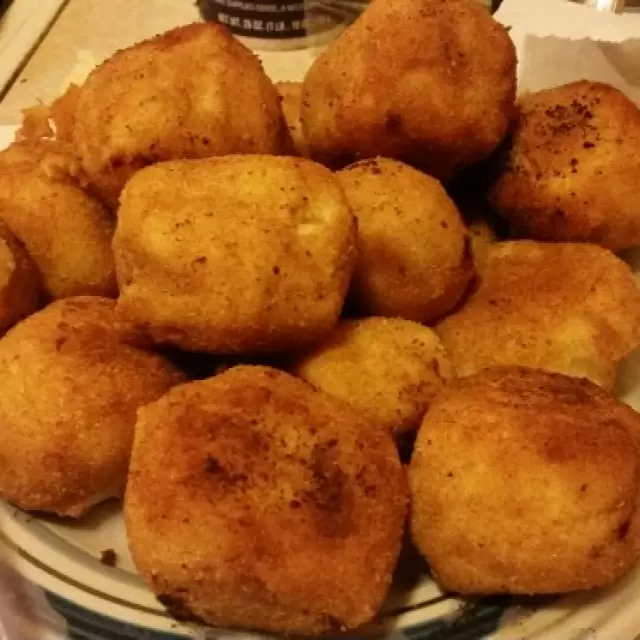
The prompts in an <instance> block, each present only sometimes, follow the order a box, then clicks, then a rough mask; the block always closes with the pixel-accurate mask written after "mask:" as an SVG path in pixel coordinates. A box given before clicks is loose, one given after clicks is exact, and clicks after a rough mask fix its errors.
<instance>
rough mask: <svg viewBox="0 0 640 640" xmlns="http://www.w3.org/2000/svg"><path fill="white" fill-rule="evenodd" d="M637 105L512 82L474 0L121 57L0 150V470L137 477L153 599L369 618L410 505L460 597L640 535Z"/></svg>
mask: <svg viewBox="0 0 640 640" xmlns="http://www.w3.org/2000/svg"><path fill="white" fill-rule="evenodd" d="M639 203H640V110H639V109H638V107H637V106H636V105H634V104H633V103H632V102H631V101H630V100H629V99H627V98H626V97H625V96H624V95H622V94H621V93H620V92H619V91H618V90H617V89H615V88H613V87H611V86H607V85H604V84H601V83H595V82H590V81H588V80H584V81H581V82H576V83H573V84H569V85H565V86H562V87H556V88H551V89H548V90H546V91H541V92H539V93H534V94H528V95H523V96H521V97H520V99H519V101H516V56H515V51H514V47H513V44H512V42H511V40H510V38H509V35H508V33H507V31H506V30H505V29H504V28H503V27H502V26H501V25H499V24H498V23H497V22H495V21H494V20H493V18H492V17H491V16H490V15H489V13H488V12H487V11H486V10H485V9H484V8H482V7H481V6H480V5H479V4H478V3H475V2H474V1H473V0H446V1H445V0H373V1H372V2H371V4H370V5H369V7H368V8H367V9H366V11H365V12H364V13H363V14H362V16H361V17H360V18H359V19H358V20H357V21H356V22H355V23H354V24H353V25H352V26H351V27H350V28H348V29H347V30H346V31H345V32H344V34H343V35H341V36H340V37H339V39H338V40H336V41H334V42H333V43H332V44H330V45H329V46H328V48H327V49H326V50H325V51H324V52H323V53H322V54H321V55H320V57H319V58H318V59H317V60H316V61H315V63H314V64H313V65H312V67H311V69H310V70H309V72H308V73H307V75H306V77H305V78H304V81H303V82H302V83H299V84H297V83H284V84H282V85H280V86H275V85H274V84H273V83H272V82H271V81H270V80H269V78H267V77H266V75H265V74H264V72H263V70H262V68H261V66H260V64H259V62H258V60H257V59H256V58H255V56H254V55H253V54H252V53H251V52H250V51H249V50H248V49H246V48H245V47H244V45H242V44H241V43H240V42H239V41H237V40H235V39H234V38H233V37H232V36H231V35H230V34H229V33H228V32H227V31H226V30H225V29H224V28H223V27H220V26H216V25H212V24H194V25H189V26H185V27H180V28H178V29H174V30H172V31H169V32H167V33H164V34H161V35H158V36H157V37H155V38H152V39H150V40H148V41H145V42H142V43H139V44H136V45H134V46H132V47H130V48H129V49H126V50H123V51H120V52H118V53H116V54H115V55H114V56H113V57H111V58H110V59H108V60H107V61H106V62H104V63H103V64H102V65H101V66H99V67H98V68H96V69H95V70H94V71H93V72H92V73H91V74H90V75H89V77H88V79H87V80H86V81H85V82H84V84H82V85H80V86H71V87H70V88H69V90H68V91H67V92H66V93H65V94H64V95H63V96H61V97H60V98H59V99H58V100H56V101H55V102H54V103H53V104H51V105H40V106H37V107H34V108H32V109H28V110H26V111H25V118H24V122H23V125H22V127H21V129H20V130H19V132H18V134H17V137H16V141H15V142H14V143H13V144H12V145H11V146H10V147H9V148H8V149H7V150H5V151H3V152H1V153H0V221H1V224H0V281H1V286H0V293H1V297H0V327H1V328H2V331H3V332H5V333H4V336H3V337H2V338H0V386H1V387H2V389H3V393H2V394H1V395H0V428H1V429H2V433H3V438H2V441H1V442H0V462H1V464H0V496H1V497H2V498H4V499H6V500H8V501H10V502H11V503H13V504H14V505H16V506H18V507H20V508H22V509H26V510H30V511H36V512H46V513H49V514H55V515H57V516H61V517H66V518H81V517H82V516H83V515H84V514H86V513H87V511H88V510H90V509H91V508H92V507H93V506H95V505H97V504H98V503H101V502H103V501H105V500H107V499H112V498H116V499H123V505H124V515H125V520H126V527H127V535H128V540H129V544H130V549H131V553H132V557H133V559H134V561H135V564H136V567H137V569H138V571H139V573H140V575H141V576H143V577H144V579H145V580H146V581H147V582H148V585H149V587H150V589H152V590H153V592H154V593H155V594H156V596H157V598H158V600H159V601H160V602H161V603H162V604H164V605H165V606H166V607H167V609H168V611H169V612H170V613H171V614H172V615H174V616H175V617H176V618H178V619H181V620H188V621H195V622H200V623H202V624H206V625H214V626H218V627H234V628H248V629H260V630H265V631H272V632H283V633H290V634H323V633H327V632H334V631H336V630H347V629H353V628H356V627H359V626H360V625H363V624H365V623H367V622H369V621H370V620H372V619H373V618H374V617H375V616H376V614H377V613H378V611H379V610H380V607H381V606H382V603H383V600H384V599H385V596H386V594H387V592H388V590H389V587H390V585H391V582H392V578H393V573H394V569H395V567H396V564H397V562H398V557H399V554H400V550H401V545H402V541H403V537H404V535H405V528H407V531H408V533H409V537H410V538H411V539H412V541H413V544H414V545H415V546H416V547H417V549H418V550H419V551H420V553H421V554H422V555H423V556H424V558H425V559H426V560H427V562H428V563H429V565H430V568H431V571H432V574H433V576H434V578H435V579H436V580H437V581H438V583H439V584H440V586H441V587H442V589H444V590H447V591H451V592H455V593H458V594H462V595H485V594H505V593H508V594H526V595H529V594H559V593H566V592H570V591H575V590H583V589H592V588H596V587H599V586H602V585H605V584H609V583H611V582H613V581H615V580H616V579H618V578H619V577H621V576H622V575H623V574H625V573H626V572H627V571H629V569H630V568H631V567H632V566H633V565H634V564H635V562H636V561H637V559H638V556H639V555H640V504H639V499H640V416H639V415H638V414H636V412H635V411H634V410H633V409H631V408H630V407H628V406H627V405H625V404H623V403H621V402H619V401H618V400H617V399H616V398H615V397H614V396H613V395H612V392H613V389H614V384H615V381H616V377H617V372H618V368H619V365H620V363H621V362H622V361H623V360H624V358H625V357H626V356H627V355H628V354H629V353H630V352H631V351H632V350H634V349H635V348H636V347H637V346H638V345H640V322H639V321H638V320H639V318H640V293H639V292H638V289H637V287H636V283H635V281H634V278H633V275H632V273H631V270H630V268H629V267H628V266H627V264H626V263H625V262H624V261H623V260H622V259H621V258H620V257H618V256H617V255H616V253H614V252H621V251H623V250H625V249H628V248H630V247H633V246H636V245H638V244H640V204H639Z"/></svg>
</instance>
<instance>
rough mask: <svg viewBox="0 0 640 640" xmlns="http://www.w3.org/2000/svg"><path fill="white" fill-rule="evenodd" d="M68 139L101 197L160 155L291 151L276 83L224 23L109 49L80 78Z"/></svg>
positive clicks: (111, 197) (111, 195)
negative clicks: (82, 80)
mask: <svg viewBox="0 0 640 640" xmlns="http://www.w3.org/2000/svg"><path fill="white" fill-rule="evenodd" d="M74 140H75V144H76V147H77V151H78V153H79V155H80V157H81V158H82V163H83V167H84V169H85V170H86V172H87V174H88V175H89V177H90V178H91V180H92V181H93V182H94V183H95V185H96V186H97V187H98V189H99V190H100V192H101V193H102V195H103V197H104V198H105V200H106V201H107V202H110V203H112V204H116V203H117V200H118V195H119V193H120V191H121V190H122V187H123V186H124V184H125V182H126V181H127V179H128V178H129V177H130V176H131V175H132V174H133V173H134V172H135V171H136V170H138V169H140V168H141V167H144V166H146V165H149V164H152V163H154V162H158V161H159V160H172V159H178V158H201V157H209V156H214V155H223V154H230V153H265V154H278V153H283V152H287V151H289V150H290V139H289V136H288V133H287V128H286V124H285V122H284V117H283V115H282V111H281V109H280V101H279V97H278V92H277V90H276V89H275V87H274V86H273V84H272V83H271V81H270V80H269V79H268V78H267V76H266V75H265V73H264V71H263V70H262V67H261V65H260V62H259V60H258V58H257V57H256V56H255V55H254V54H253V53H251V51H249V49H247V48H246V47H245V46H244V45H243V44H242V43H240V41H238V40H236V39H235V38H233V37H232V36H231V34H230V33H229V32H228V31H227V29H225V28H224V27H222V26H220V25H217V24H213V23H200V24H191V25H187V26H183V27H178V28H177V29H173V30H171V31H167V32H166V33H163V34H160V35H158V36H156V37H154V38H151V39H150V40H146V41H144V42H140V43H138V44H136V45H134V46H132V47H129V48H128V49H124V50H122V51H119V52H118V53H116V54H115V55H114V56H113V57H111V58H110V59H108V60H107V61H106V62H104V63H103V64H102V65H101V66H99V67H98V68H97V69H95V70H94V71H93V72H92V73H91V75H90V76H89V78H88V79H87V81H86V82H85V84H84V85H83V86H82V87H81V90H80V94H79V96H78V98H77V103H76V109H75V115H74Z"/></svg>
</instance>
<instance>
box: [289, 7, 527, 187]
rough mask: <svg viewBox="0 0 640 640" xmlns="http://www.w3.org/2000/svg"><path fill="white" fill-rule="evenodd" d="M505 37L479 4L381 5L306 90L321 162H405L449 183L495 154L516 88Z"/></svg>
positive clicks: (311, 136) (344, 39)
mask: <svg viewBox="0 0 640 640" xmlns="http://www.w3.org/2000/svg"><path fill="white" fill-rule="evenodd" d="M515 69H516V56H515V49H514V46H513V43H512V42H511V39H510V38H509V35H508V34H507V32H506V31H505V29H504V28H503V27H502V26H501V25H500V24H498V23H497V22H496V21H495V20H494V19H493V18H492V17H491V15H490V14H489V13H488V11H487V10H486V9H485V8H484V7H482V6H481V5H480V4H479V3H477V2H473V1H471V0H452V1H449V0H447V1H446V2H443V1H442V0H373V1H372V2H371V4H369V6H368V7H367V9H365V11H364V12H363V13H362V15H361V16H360V17H359V18H358V19H357V20H356V22H354V23H353V24H352V25H351V26H350V27H349V28H348V29H347V30H346V31H345V32H344V33H343V34H342V35H341V36H340V37H339V38H338V39H337V40H335V41H333V42H332V43H331V44H330V45H329V46H328V47H327V49H326V50H325V51H324V52H323V53H322V54H321V55H320V56H319V57H318V58H317V59H316V61H315V62H314V63H313V65H312V66H311V68H310V69H309V71H308V72H307V74H306V76H305V78H304V83H303V87H302V102H301V105H302V109H301V119H302V127H303V131H304V134H305V137H306V139H307V142H308V144H309V146H310V148H311V153H312V157H314V158H317V159H319V160H320V161H322V162H325V163H328V164H330V165H336V164H337V165H344V164H347V163H348V162H351V161H353V160H358V159H362V158H368V157H375V156H388V157H391V158H399V159H403V160H406V161H408V162H409V163H411V164H416V165H417V166H420V167H422V168H424V169H425V170H426V171H427V172H428V173H429V174H431V175H434V176H436V177H438V178H440V179H446V178H448V177H449V176H450V175H451V174H452V173H453V172H454V171H455V170H456V169H457V168H459V167H461V166H464V165H467V164H470V163H472V162H474V161H476V160H479V159H480V158H482V157H484V156H486V155H488V154H489V153H490V152H491V151H493V149H494V148H495V147H496V146H497V145H498V144H499V142H500V141H501V140H502V138H503V137H504V136H505V134H506V132H507V128H508V125H509V122H510V120H511V118H512V117H513V111H514V102H515V88H516V73H515Z"/></svg>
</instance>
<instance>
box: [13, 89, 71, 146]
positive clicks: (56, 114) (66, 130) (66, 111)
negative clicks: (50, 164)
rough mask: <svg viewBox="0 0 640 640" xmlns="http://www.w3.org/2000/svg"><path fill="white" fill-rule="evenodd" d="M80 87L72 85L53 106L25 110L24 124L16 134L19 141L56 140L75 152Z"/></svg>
mask: <svg viewBox="0 0 640 640" xmlns="http://www.w3.org/2000/svg"><path fill="white" fill-rule="evenodd" d="M79 95H80V87H79V86H78V85H77V84H70V85H69V87H68V88H67V90H66V91H65V92H64V93H63V94H62V95H61V96H60V97H59V98H56V99H55V100H54V101H53V102H52V103H51V104H42V103H40V104H37V105H35V106H33V107H29V108H27V109H23V111H22V124H21V125H20V128H19V129H18V132H17V133H16V140H17V141H19V142H20V141H26V142H38V141H42V140H54V141H55V142H56V143H57V144H58V145H64V146H65V148H67V150H68V151H69V152H71V153H72V152H73V128H74V121H75V110H76V104H77V101H78V96H79Z"/></svg>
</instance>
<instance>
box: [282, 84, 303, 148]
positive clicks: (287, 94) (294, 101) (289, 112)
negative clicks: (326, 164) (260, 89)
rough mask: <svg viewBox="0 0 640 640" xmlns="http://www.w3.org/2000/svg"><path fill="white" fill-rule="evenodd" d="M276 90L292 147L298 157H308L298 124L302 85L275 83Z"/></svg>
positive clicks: (299, 124) (300, 125) (300, 127)
mask: <svg viewBox="0 0 640 640" xmlns="http://www.w3.org/2000/svg"><path fill="white" fill-rule="evenodd" d="M276 89H278V93H279V94H280V102H281V104H282V111H283V113H284V118H285V120H286V121H287V126H288V127H289V135H290V136H291V140H292V141H293V146H294V147H295V149H296V151H297V152H298V155H300V156H305V157H309V145H308V144H307V141H306V140H305V137H304V132H303V131H302V124H301V123H300V100H301V98H300V96H301V95H302V83H301V82H278V83H276Z"/></svg>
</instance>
